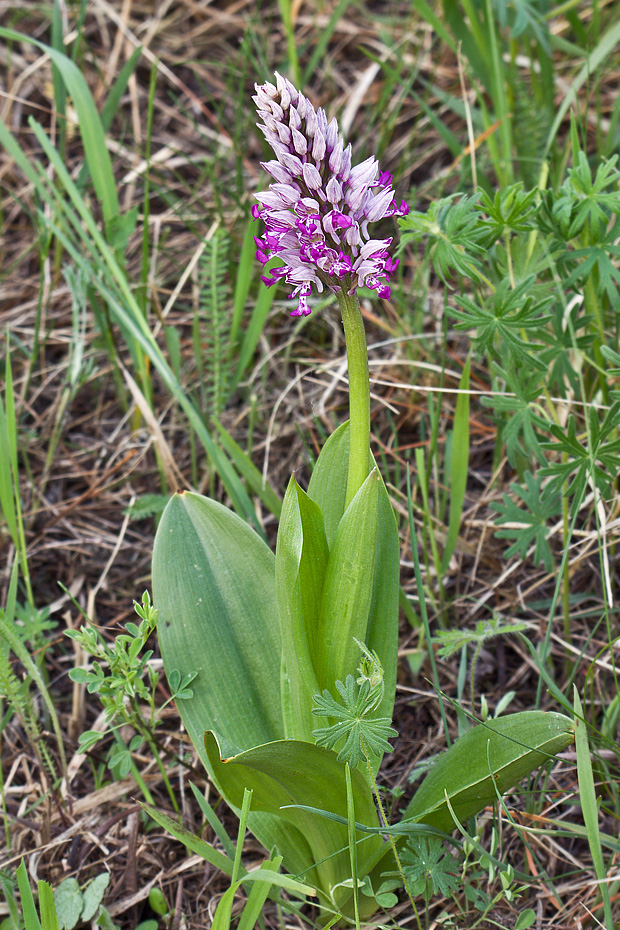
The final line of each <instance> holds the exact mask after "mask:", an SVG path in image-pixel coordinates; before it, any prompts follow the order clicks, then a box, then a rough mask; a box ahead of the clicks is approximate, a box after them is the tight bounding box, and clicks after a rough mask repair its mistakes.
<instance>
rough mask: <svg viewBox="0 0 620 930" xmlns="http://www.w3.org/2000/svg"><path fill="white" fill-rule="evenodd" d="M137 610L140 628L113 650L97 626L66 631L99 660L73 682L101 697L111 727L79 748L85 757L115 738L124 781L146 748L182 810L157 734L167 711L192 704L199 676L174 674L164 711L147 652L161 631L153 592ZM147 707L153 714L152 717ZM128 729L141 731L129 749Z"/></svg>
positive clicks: (130, 627) (76, 671) (114, 763)
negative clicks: (123, 730) (122, 733)
mask: <svg viewBox="0 0 620 930" xmlns="http://www.w3.org/2000/svg"><path fill="white" fill-rule="evenodd" d="M134 609H135V611H136V614H137V615H138V617H139V618H140V623H139V624H135V623H133V622H130V623H127V624H126V625H125V629H126V630H127V632H126V633H121V634H119V635H118V636H117V637H116V638H115V640H114V641H113V643H111V644H110V643H108V642H107V640H106V639H105V638H104V636H103V635H102V633H101V632H100V631H99V629H97V628H96V627H94V626H82V627H80V629H79V630H67V631H66V635H67V636H69V637H70V638H71V639H73V640H75V641H76V642H78V643H79V644H80V646H81V647H82V649H83V650H84V652H85V653H87V654H88V655H91V656H93V658H94V660H95V661H94V662H93V663H92V666H91V668H90V669H86V668H73V669H71V670H70V672H69V677H70V678H71V680H72V681H75V682H78V683H79V684H83V685H86V688H87V690H88V692H89V694H97V695H98V697H99V699H100V701H101V703H102V705H103V708H104V710H105V715H106V718H107V722H108V726H107V728H106V730H105V731H104V732H99V731H97V730H85V731H84V732H83V733H81V734H80V737H79V740H78V742H79V747H80V751H81V752H90V751H91V750H92V749H93V748H94V746H96V745H97V743H98V742H99V741H100V740H102V739H105V738H108V737H109V736H110V735H113V736H114V738H115V742H114V744H113V745H112V747H111V749H110V752H109V757H108V764H109V766H110V768H111V769H112V770H113V771H114V772H115V774H116V775H118V777H120V778H123V777H125V776H126V775H127V774H128V773H129V771H130V769H131V766H132V756H133V754H134V753H135V752H137V751H138V750H139V748H140V747H141V746H142V745H143V743H144V742H146V743H147V744H148V746H149V749H150V750H151V751H152V752H153V754H154V756H155V758H156V760H157V761H158V765H159V768H160V770H161V772H162V775H163V776H164V782H165V783H166V786H167V788H168V791H169V794H170V798H171V801H172V804H173V806H174V807H176V800H175V798H174V794H173V793H172V790H171V788H170V784H169V781H168V777H167V775H166V774H165V769H164V767H163V764H162V762H161V759H160V758H159V753H158V750H157V746H156V743H155V740H154V732H155V729H156V727H157V724H158V721H159V720H160V719H161V716H162V713H163V711H164V709H165V708H166V706H167V705H168V704H169V703H170V702H171V701H173V700H175V701H185V700H189V699H191V697H192V696H193V691H192V689H191V688H190V687H189V685H190V684H191V683H192V681H193V679H194V678H195V677H196V673H195V672H194V673H192V672H188V673H186V674H185V675H184V676H183V677H181V674H180V672H178V670H171V671H170V675H169V684H170V689H171V695H170V698H169V699H168V700H167V701H166V702H165V703H164V704H162V705H161V706H159V707H157V706H156V701H155V695H156V692H157V685H158V683H159V674H158V672H156V671H155V669H154V668H153V667H152V666H151V665H149V660H150V658H151V656H152V655H153V650H152V649H148V650H145V649H144V647H145V646H146V643H147V640H148V638H149V636H150V635H151V633H152V632H153V630H154V629H155V627H156V625H157V620H158V611H157V610H156V608H155V607H153V605H152V604H151V598H150V595H149V593H148V591H145V592H144V594H143V595H142V602H141V603H138V602H137V601H134ZM144 704H145V705H146V706H147V708H148V713H147V714H146V715H145V713H144V710H143V705H144ZM123 724H129V725H130V726H132V727H133V728H134V729H135V730H137V733H136V734H135V736H133V737H132V739H131V740H130V742H129V745H128V746H126V745H125V744H124V743H123V742H122V741H121V740H120V737H119V734H118V729H119V727H120V726H122V725H123Z"/></svg>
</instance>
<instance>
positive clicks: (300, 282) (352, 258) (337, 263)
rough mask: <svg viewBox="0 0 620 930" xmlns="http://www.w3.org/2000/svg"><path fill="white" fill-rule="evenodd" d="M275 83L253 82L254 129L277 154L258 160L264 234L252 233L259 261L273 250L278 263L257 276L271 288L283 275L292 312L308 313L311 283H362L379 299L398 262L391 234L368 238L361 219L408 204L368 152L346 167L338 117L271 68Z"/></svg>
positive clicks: (346, 286) (258, 212)
mask: <svg viewBox="0 0 620 930" xmlns="http://www.w3.org/2000/svg"><path fill="white" fill-rule="evenodd" d="M276 85H277V86H275V87H274V85H273V84H262V85H260V86H259V85H258V84H256V85H255V87H256V96H255V97H253V100H254V101H255V103H256V107H257V109H258V114H259V116H260V118H261V119H262V121H263V122H262V123H258V126H259V128H260V129H261V130H262V132H263V133H264V135H265V138H266V139H267V141H268V142H269V144H270V146H271V148H272V149H273V151H274V154H275V156H276V160H275V161H268V162H264V163H263V168H264V169H265V170H266V171H267V172H268V173H269V174H270V175H271V177H272V178H273V181H272V183H271V184H270V186H269V189H268V190H266V191H259V192H258V193H257V194H256V195H255V196H256V199H257V200H258V201H259V202H260V203H261V204H262V206H261V207H258V206H254V207H252V216H253V217H254V218H255V219H259V218H260V219H262V220H263V221H264V223H265V232H264V234H263V236H262V238H259V237H256V246H257V251H256V257H257V258H258V260H259V261H260V262H261V264H266V262H267V261H268V260H269V259H270V258H273V257H274V256H277V257H278V258H279V259H281V261H283V262H284V264H283V265H282V266H281V267H279V268H274V269H273V270H272V271H271V278H267V277H264V276H261V277H262V280H263V281H264V282H265V284H267V285H269V286H271V285H272V284H275V283H276V282H277V281H279V280H280V279H281V278H283V279H284V280H285V281H286V283H287V284H289V285H291V287H292V288H293V291H292V293H291V295H290V297H291V298H296V299H297V301H298V303H297V307H296V308H295V310H293V311H292V313H291V316H301V315H304V316H306V315H307V314H309V313H310V308H309V306H308V297H309V295H310V294H311V292H312V286H313V285H314V286H315V287H316V289H317V291H319V292H321V291H322V290H323V288H324V287H327V288H329V289H330V290H332V291H334V292H337V291H340V290H343V291H346V293H347V294H353V293H354V292H355V290H356V288H358V287H363V286H365V287H369V288H373V289H375V290H376V291H377V294H378V295H379V297H383V298H388V297H389V296H390V288H389V284H388V281H389V278H390V274H392V272H393V271H394V270H395V269H396V266H397V265H398V260H396V261H392V259H391V258H390V256H389V253H388V246H389V245H390V244H391V242H392V240H391V239H371V238H370V234H369V232H368V224H369V223H376V222H377V221H379V220H382V219H383V218H384V217H386V216H406V214H407V213H409V207H408V206H407V204H406V203H405V202H404V201H402V202H401V204H400V206H396V201H395V200H394V191H393V189H392V187H391V184H392V175H391V174H390V173H389V172H387V171H382V172H381V173H380V174H379V176H378V177H377V173H378V167H379V166H378V163H377V161H376V159H374V158H372V157H371V158H367V159H366V160H365V161H363V162H361V163H360V164H359V165H355V166H351V146H350V145H348V146H347V147H346V148H345V147H344V143H343V141H342V137H341V136H340V134H339V132H338V123H337V121H336V120H335V119H333V120H332V121H331V122H330V123H328V122H327V118H326V116H325V113H324V111H323V110H322V109H320V108H319V109H318V110H315V109H314V107H313V106H312V104H311V103H310V102H309V101H308V100H307V99H306V98H305V97H304V96H303V94H301V93H299V91H297V90H296V89H295V88H294V87H293V85H292V84H291V82H290V81H287V80H286V79H285V78H283V77H281V75H279V74H278V73H277V72H276Z"/></svg>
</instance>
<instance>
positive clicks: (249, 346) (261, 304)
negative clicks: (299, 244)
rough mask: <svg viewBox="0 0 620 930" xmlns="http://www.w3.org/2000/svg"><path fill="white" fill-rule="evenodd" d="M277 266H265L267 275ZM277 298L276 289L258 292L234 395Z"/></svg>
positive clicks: (236, 373) (233, 385) (232, 387)
mask: <svg viewBox="0 0 620 930" xmlns="http://www.w3.org/2000/svg"><path fill="white" fill-rule="evenodd" d="M275 265H277V262H269V263H268V264H267V265H265V272H264V273H265V274H268V273H269V271H270V270H271V268H273V267H274V266H275ZM275 296H276V288H275V287H261V289H260V290H259V292H258V297H257V298H256V302H255V304H254V309H253V311H252V316H251V317H250V320H249V322H248V324H247V326H246V327H245V328H244V335H243V339H242V340H241V344H240V346H239V355H238V361H237V367H236V368H235V371H234V374H233V377H232V381H231V384H230V392H231V393H232V392H233V391H234V390H235V388H236V387H237V385H238V384H239V382H240V381H241V380H242V379H243V377H244V375H245V372H246V369H247V368H248V366H249V365H250V363H251V361H252V358H253V356H254V351H255V349H256V346H257V345H258V340H259V339H260V337H261V333H262V332H263V330H264V328H265V323H266V321H267V317H268V316H269V311H270V310H271V306H272V304H273V301H274V297H275Z"/></svg>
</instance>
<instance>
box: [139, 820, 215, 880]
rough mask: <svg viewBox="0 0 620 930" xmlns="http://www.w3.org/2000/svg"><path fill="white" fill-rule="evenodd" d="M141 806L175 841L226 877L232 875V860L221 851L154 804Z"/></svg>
mask: <svg viewBox="0 0 620 930" xmlns="http://www.w3.org/2000/svg"><path fill="white" fill-rule="evenodd" d="M140 806H141V807H143V808H144V810H145V811H146V812H147V814H148V815H149V817H152V818H153V820H154V821H155V822H156V823H158V824H159V825H160V827H163V828H164V830H167V831H168V833H170V834H171V835H172V836H174V837H175V839H177V840H178V841H179V842H180V843H183V845H184V846H185V848H186V849H189V851H190V852H193V853H196V855H197V856H200V857H201V859H204V860H205V861H206V862H209V863H211V865H212V866H214V867H215V868H216V869H219V870H220V872H224V874H225V875H232V870H233V861H232V859H230V858H229V857H228V856H225V855H224V854H223V853H221V852H219V850H217V849H214V848H213V846H211V844H210V843H206V842H205V841H204V840H201V839H200V837H199V836H196V835H195V834H194V833H191V832H190V831H189V830H186V829H185V827H183V826H181V824H180V823H179V822H178V820H173V819H172V817H169V816H168V814H165V813H164V812H163V811H159V810H157V808H156V807H153V806H152V804H146V803H144V802H140Z"/></svg>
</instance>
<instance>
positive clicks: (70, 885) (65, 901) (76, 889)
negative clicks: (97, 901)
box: [54, 878, 84, 930]
mask: <svg viewBox="0 0 620 930" xmlns="http://www.w3.org/2000/svg"><path fill="white" fill-rule="evenodd" d="M54 903H55V905H56V913H57V914H58V921H59V923H60V926H61V927H64V928H65V930H73V928H74V927H75V925H76V924H77V922H78V920H79V919H80V914H81V913H82V908H83V907H84V899H83V897H82V892H81V891H80V886H79V885H78V883H77V879H75V878H65V880H64V882H61V883H60V885H59V886H58V888H57V889H56V891H55V892H54Z"/></svg>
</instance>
